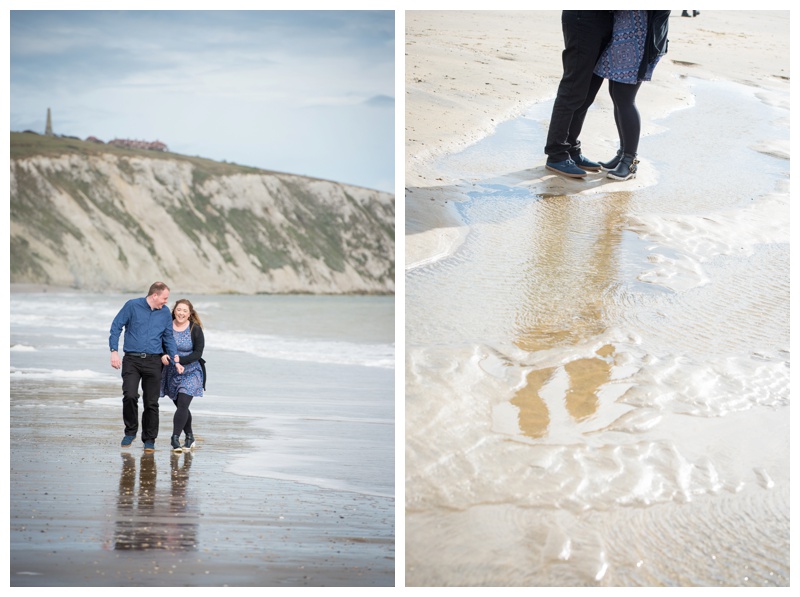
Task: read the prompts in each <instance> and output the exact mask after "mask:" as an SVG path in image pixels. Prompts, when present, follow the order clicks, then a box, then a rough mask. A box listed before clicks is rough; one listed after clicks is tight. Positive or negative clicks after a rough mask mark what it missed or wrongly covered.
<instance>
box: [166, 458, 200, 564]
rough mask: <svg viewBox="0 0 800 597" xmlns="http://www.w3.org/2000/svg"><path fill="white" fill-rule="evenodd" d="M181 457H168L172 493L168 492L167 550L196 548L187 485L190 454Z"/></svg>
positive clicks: (194, 521)
mask: <svg viewBox="0 0 800 597" xmlns="http://www.w3.org/2000/svg"><path fill="white" fill-rule="evenodd" d="M180 458H181V456H180V455H179V454H175V453H173V454H172V455H171V457H170V469H171V473H172V491H171V492H170V500H169V511H170V514H171V515H172V518H171V521H170V524H169V525H168V528H169V533H168V536H167V540H166V544H167V545H168V549H178V550H191V549H195V548H196V547H197V522H196V518H195V517H193V516H192V515H191V512H190V510H191V508H190V507H189V497H188V492H187V484H188V482H189V469H190V468H191V467H192V453H191V452H186V453H185V454H184V455H183V465H182V466H181V463H180Z"/></svg>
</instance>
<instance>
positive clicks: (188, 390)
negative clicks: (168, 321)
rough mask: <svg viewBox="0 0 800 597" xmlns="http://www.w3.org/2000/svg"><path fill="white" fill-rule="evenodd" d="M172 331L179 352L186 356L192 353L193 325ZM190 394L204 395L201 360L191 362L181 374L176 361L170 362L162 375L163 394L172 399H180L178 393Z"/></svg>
mask: <svg viewBox="0 0 800 597" xmlns="http://www.w3.org/2000/svg"><path fill="white" fill-rule="evenodd" d="M172 333H173V334H174V335H175V344H177V345H178V354H179V355H180V356H182V357H185V356H186V355H188V354H192V351H193V349H194V347H193V346H192V326H191V325H189V326H187V327H186V329H185V330H183V331H182V332H176V331H175V330H174V329H173V330H172ZM179 393H183V394H188V395H189V396H202V395H203V368H202V367H201V366H200V362H199V361H195V362H194V363H189V364H188V365H185V366H184V368H183V373H182V374H179V373H178V370H177V369H176V368H175V363H172V362H170V364H169V365H167V366H166V367H164V374H163V375H162V376H161V396H162V398H163V397H164V396H169V397H170V398H171V399H172V400H177V399H178V394H179Z"/></svg>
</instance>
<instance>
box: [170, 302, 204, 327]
mask: <svg viewBox="0 0 800 597" xmlns="http://www.w3.org/2000/svg"><path fill="white" fill-rule="evenodd" d="M181 303H183V304H184V305H186V306H187V307H189V323H190V324H197V325H199V326H200V327H203V322H202V321H200V316H199V315H198V314H197V311H195V310H194V307H193V306H192V303H191V302H189V299H180V300H179V301H178V302H176V303H175V306H174V307H172V319H175V309H177V308H178V305H180V304H181Z"/></svg>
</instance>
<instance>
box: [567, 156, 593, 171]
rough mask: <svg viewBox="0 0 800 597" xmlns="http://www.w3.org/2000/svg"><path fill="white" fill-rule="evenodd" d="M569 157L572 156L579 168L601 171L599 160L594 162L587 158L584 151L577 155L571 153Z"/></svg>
mask: <svg viewBox="0 0 800 597" xmlns="http://www.w3.org/2000/svg"><path fill="white" fill-rule="evenodd" d="M569 157H571V158H572V161H573V162H575V165H576V166H577V167H578V168H581V169H583V170H588V171H589V172H600V164H598V163H597V162H593V161H592V160H590V159H587V158H586V156H584V155H583V154H582V153H579V154H577V155H570V156H569Z"/></svg>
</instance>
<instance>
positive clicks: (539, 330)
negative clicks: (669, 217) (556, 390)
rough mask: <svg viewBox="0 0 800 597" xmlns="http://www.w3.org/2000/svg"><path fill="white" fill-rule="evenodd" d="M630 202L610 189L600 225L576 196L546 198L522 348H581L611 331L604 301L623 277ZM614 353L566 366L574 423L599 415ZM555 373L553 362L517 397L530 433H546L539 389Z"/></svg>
mask: <svg viewBox="0 0 800 597" xmlns="http://www.w3.org/2000/svg"><path fill="white" fill-rule="evenodd" d="M629 199H630V196H629V193H627V192H620V193H614V194H611V195H610V196H609V199H608V201H606V202H604V203H603V204H602V207H601V209H602V213H601V214H598V216H599V217H598V219H597V220H596V221H594V222H593V221H587V214H586V211H585V210H584V209H580V207H581V206H580V205H576V204H575V200H574V199H570V198H567V197H564V196H556V197H545V198H542V199H541V202H542V209H541V213H542V215H543V219H544V221H543V222H542V223H541V226H538V227H537V229H536V230H535V231H534V232H533V233H532V234H534V235H535V238H534V246H535V247H536V251H535V252H534V253H535V254H533V255H531V256H530V258H529V260H528V263H527V265H526V267H525V270H524V274H523V275H524V278H523V282H524V283H525V284H526V286H527V289H528V290H527V292H526V297H527V302H526V304H525V305H523V306H522V308H521V309H520V310H519V311H518V313H517V318H516V319H517V334H516V339H515V344H516V346H517V347H519V348H521V349H522V350H525V351H527V352H531V353H533V352H537V351H541V350H547V349H551V348H556V347H559V346H569V345H575V344H578V343H581V342H584V341H586V340H589V339H591V338H592V337H595V336H597V335H599V334H601V333H602V332H604V331H605V330H606V328H607V327H608V322H607V320H606V305H605V302H604V301H607V300H609V297H610V296H611V293H612V291H613V288H614V286H615V285H616V284H618V283H619V279H620V271H619V270H620V267H619V264H618V263H617V257H616V256H617V255H618V254H619V249H620V244H621V242H622V234H623V221H622V214H624V213H625V210H626V209H627V204H628V201H629ZM590 215H591V214H590ZM548 300H549V301H550V302H549V304H548V302H547V301H548ZM613 352H614V349H613V347H612V346H603V347H602V348H601V349H599V350H598V351H597V353H596V356H595V357H591V358H579V359H575V360H573V361H571V362H569V363H566V364H565V365H564V367H563V368H564V371H565V372H566V374H567V377H568V379H569V386H568V388H567V389H566V392H565V394H564V405H563V406H564V407H565V409H566V411H567V412H568V413H569V416H570V417H571V418H572V419H573V420H574V421H575V422H580V421H583V420H585V419H588V418H589V417H591V416H592V415H594V414H595V413H596V412H597V409H598V407H599V404H600V401H599V398H598V396H597V392H598V390H599V388H600V387H601V386H603V385H604V384H605V383H606V382H608V381H609V376H610V372H611V365H612V363H613ZM555 372H556V368H553V367H548V368H545V369H541V370H533V371H531V372H530V373H528V375H527V383H526V385H525V386H524V387H522V388H521V389H520V390H518V391H517V393H516V395H515V396H514V397H513V398H512V399H511V404H513V405H514V406H516V407H517V408H518V409H519V415H518V417H519V429H520V431H521V432H522V434H523V435H525V436H527V437H531V438H541V437H544V436H545V435H547V433H548V431H547V429H548V426H549V425H550V421H551V413H550V407H548V405H547V401H546V400H545V399H544V398H543V396H542V394H541V390H542V388H543V387H544V386H545V385H547V383H548V381H549V380H550V379H551V378H552V377H553V375H554V373H555Z"/></svg>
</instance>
